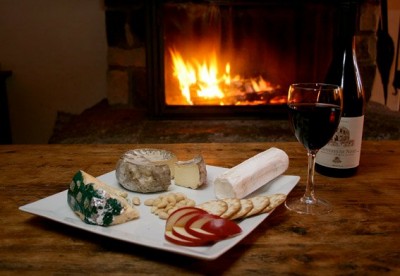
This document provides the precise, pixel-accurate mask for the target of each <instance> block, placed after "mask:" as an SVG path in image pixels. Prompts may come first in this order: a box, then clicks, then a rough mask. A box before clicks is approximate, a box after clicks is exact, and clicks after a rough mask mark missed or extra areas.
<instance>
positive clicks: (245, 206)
mask: <svg viewBox="0 0 400 276" xmlns="http://www.w3.org/2000/svg"><path fill="white" fill-rule="evenodd" d="M251 209H253V202H252V201H251V200H250V199H247V198H242V199H240V209H239V211H238V212H236V214H234V215H233V216H231V217H230V218H229V219H232V220H234V219H241V218H244V216H245V215H246V214H247V213H248V212H250V210H251Z"/></svg>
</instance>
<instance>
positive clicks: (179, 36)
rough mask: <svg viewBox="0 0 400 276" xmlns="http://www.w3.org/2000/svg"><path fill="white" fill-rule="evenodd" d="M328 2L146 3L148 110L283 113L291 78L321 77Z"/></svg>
mask: <svg viewBox="0 0 400 276" xmlns="http://www.w3.org/2000/svg"><path fill="white" fill-rule="evenodd" d="M335 8H336V7H335V4H334V2H332V3H330V2H329V1H320V3H319V2H318V1H153V2H151V3H150V4H149V9H148V11H149V18H150V21H149V27H150V28H149V31H150V33H151V35H149V38H150V39H149V40H148V41H147V42H148V44H149V45H148V49H149V50H150V51H148V56H147V57H148V61H149V62H150V63H148V68H149V69H151V71H152V72H151V73H150V74H148V75H149V82H148V83H149V89H150V90H151V91H152V94H151V100H150V102H151V103H152V104H151V110H152V111H153V112H152V113H153V114H154V115H156V116H159V115H162V116H168V115H170V116H173V115H179V116H180V115H182V114H185V115H195V116H204V115H206V114H208V115H210V114H211V115H224V116H226V115H237V114H239V115H251V116H253V115H256V116H264V115H267V116H271V115H278V116H279V115H282V114H286V110H285V103H286V94H287V88H288V86H289V85H290V84H291V83H293V82H297V81H322V80H323V79H324V76H325V74H326V71H327V67H328V65H329V62H330V58H331V52H332V39H333V33H334V30H333V26H334V22H335V13H334V12H335ZM149 46H150V47H149Z"/></svg>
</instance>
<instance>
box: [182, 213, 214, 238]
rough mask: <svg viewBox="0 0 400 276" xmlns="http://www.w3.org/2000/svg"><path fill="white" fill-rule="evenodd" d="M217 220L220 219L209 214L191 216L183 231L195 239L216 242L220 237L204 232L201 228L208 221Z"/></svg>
mask: <svg viewBox="0 0 400 276" xmlns="http://www.w3.org/2000/svg"><path fill="white" fill-rule="evenodd" d="M217 218H220V217H218V216H216V215H211V214H197V215H195V216H192V217H191V219H190V220H189V221H188V222H187V223H186V226H185V229H186V231H187V232H188V233H190V234H192V235H194V236H196V237H199V238H202V239H208V240H214V241H217V240H219V239H221V237H220V236H218V235H216V234H214V233H212V232H209V231H206V230H204V229H203V228H202V227H203V225H204V224H206V223H207V222H208V221H210V220H213V219H217Z"/></svg>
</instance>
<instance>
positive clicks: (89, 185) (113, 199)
mask: <svg viewBox="0 0 400 276" xmlns="http://www.w3.org/2000/svg"><path fill="white" fill-rule="evenodd" d="M67 200H68V205H69V206H70V207H71V209H72V210H73V211H74V212H75V213H76V214H77V215H78V216H79V217H80V218H81V219H82V220H83V221H84V222H86V223H89V224H95V225H101V226H109V225H115V224H121V223H124V222H127V221H130V220H133V219H135V218H138V217H139V212H138V211H137V210H136V209H135V208H134V207H133V206H131V205H130V204H129V202H128V200H127V193H126V192H122V191H119V190H118V189H115V188H112V187H110V186H108V185H107V184H105V183H103V182H101V181H100V180H98V179H97V178H95V177H93V176H91V175H89V174H88V173H86V172H84V171H81V170H80V171H78V172H77V173H76V174H75V175H74V177H73V179H72V181H71V184H70V186H69V189H68V195H67Z"/></svg>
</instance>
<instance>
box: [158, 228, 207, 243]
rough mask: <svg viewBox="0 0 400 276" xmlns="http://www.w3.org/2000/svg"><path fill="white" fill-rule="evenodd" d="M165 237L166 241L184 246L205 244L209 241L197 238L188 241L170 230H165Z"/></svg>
mask: <svg viewBox="0 0 400 276" xmlns="http://www.w3.org/2000/svg"><path fill="white" fill-rule="evenodd" d="M164 236H165V239H166V240H167V241H170V242H172V243H174V244H178V245H184V246H202V245H207V244H209V241H205V240H201V239H199V240H197V241H189V240H186V239H182V238H180V237H178V236H176V235H175V234H174V233H173V232H172V231H165V234H164Z"/></svg>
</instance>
